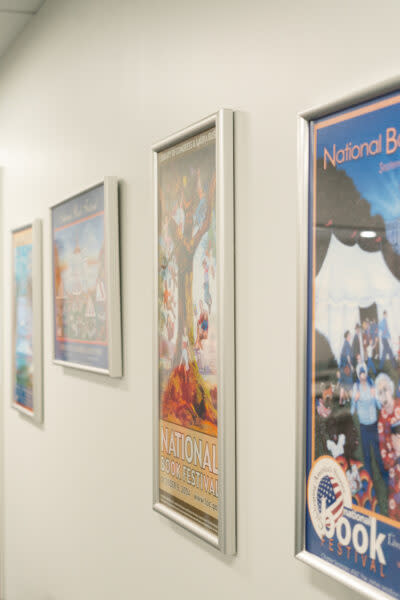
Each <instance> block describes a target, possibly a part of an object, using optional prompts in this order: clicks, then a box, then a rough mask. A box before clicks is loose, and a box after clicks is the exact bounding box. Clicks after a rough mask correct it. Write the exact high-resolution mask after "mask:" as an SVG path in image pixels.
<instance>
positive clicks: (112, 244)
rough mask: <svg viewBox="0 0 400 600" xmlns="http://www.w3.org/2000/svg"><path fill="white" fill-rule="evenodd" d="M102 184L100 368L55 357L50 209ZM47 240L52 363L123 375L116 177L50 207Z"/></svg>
mask: <svg viewBox="0 0 400 600" xmlns="http://www.w3.org/2000/svg"><path fill="white" fill-rule="evenodd" d="M101 185H103V187H104V229H105V231H104V239H105V247H104V252H105V271H106V281H107V288H108V290H107V292H108V297H107V330H108V369H99V368H96V367H90V366H88V365H82V364H80V363H72V362H68V361H63V360H59V359H56V358H55V322H54V314H55V298H54V252H53V227H52V223H53V209H54V208H56V207H57V206H60V205H61V204H64V203H65V202H68V201H70V200H73V199H74V198H77V197H78V196H81V195H82V194H85V193H86V192H88V191H90V190H92V189H94V188H97V187H99V186H101ZM50 223H51V227H50V240H51V245H50V247H51V253H52V260H51V265H52V267H51V268H52V273H51V281H52V286H51V290H52V292H51V293H52V297H53V299H52V308H53V314H52V321H53V340H52V345H53V364H55V365H61V366H63V367H71V368H74V369H80V370H82V371H91V372H92V373H100V374H103V375H108V376H109V377H122V331H121V329H122V323H121V286H120V251H119V202H118V179H117V177H105V178H104V180H103V181H102V182H99V183H97V184H95V185H91V186H90V187H88V188H86V189H84V190H82V191H81V192H79V193H78V194H74V195H73V196H70V197H68V198H66V199H65V200H63V201H62V202H58V203H57V204H54V205H53V206H51V207H50Z"/></svg>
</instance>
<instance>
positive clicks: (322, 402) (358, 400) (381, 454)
mask: <svg viewBox="0 0 400 600" xmlns="http://www.w3.org/2000/svg"><path fill="white" fill-rule="evenodd" d="M398 369H399V364H398V361H397V360H396V358H395V355H394V352H393V348H392V339H391V335H390V330H389V323H388V315H387V311H386V310H385V311H384V312H383V316H382V319H381V320H380V321H379V322H377V320H376V319H371V320H369V319H367V318H366V319H365V320H363V322H362V324H359V323H357V324H356V326H355V329H354V333H352V332H350V331H349V330H347V331H345V333H344V342H343V346H342V350H341V354H340V362H339V370H338V373H337V383H336V385H330V386H326V385H324V386H323V388H324V389H323V392H322V394H321V395H320V398H319V401H318V403H317V413H318V415H319V417H320V419H322V420H324V421H325V422H326V431H327V441H326V450H327V452H328V453H329V454H331V455H332V456H333V457H334V458H335V459H336V460H338V461H339V462H340V464H341V465H342V466H343V468H344V469H345V471H346V475H347V479H348V481H349V484H350V489H351V491H352V494H353V497H355V496H357V498H358V500H359V498H360V494H361V492H362V489H361V488H362V485H363V482H362V481H361V477H360V470H361V469H362V472H363V473H364V480H365V483H366V485H367V486H369V488H370V491H371V489H372V487H374V488H375V489H376V484H377V479H378V473H379V475H380V477H381V480H382V482H383V487H384V490H385V492H386V494H387V514H388V516H389V517H390V518H392V519H394V520H396V521H400V385H399V382H398V380H399V370H398ZM395 381H396V384H395ZM334 392H336V398H337V405H336V407H335V404H334V402H333V396H334V395H335V394H334ZM357 431H359V436H358V434H357ZM357 438H359V439H357ZM359 441H360V442H361V449H362V457H363V460H362V463H360V464H357V461H355V460H354V453H355V451H356V448H357V445H358V443H359ZM373 462H374V463H375V465H376V468H375V471H374V470H373V467H372V463H373ZM381 486H382V483H381ZM372 493H373V492H372ZM374 495H375V494H374ZM369 501H370V503H371V502H372V501H371V496H370V498H369ZM374 503H375V504H376V500H374ZM375 504H374V505H375ZM369 507H371V506H369ZM380 511H381V512H382V507H380Z"/></svg>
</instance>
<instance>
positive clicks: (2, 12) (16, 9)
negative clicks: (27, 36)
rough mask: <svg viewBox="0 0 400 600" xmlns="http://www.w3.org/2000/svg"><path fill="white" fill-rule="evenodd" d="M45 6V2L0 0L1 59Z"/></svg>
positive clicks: (38, 0) (41, 0) (36, 0)
mask: <svg viewBox="0 0 400 600" xmlns="http://www.w3.org/2000/svg"><path fill="white" fill-rule="evenodd" d="M43 4H44V0H0V58H1V57H2V56H3V55H4V54H5V52H6V50H7V49H8V48H9V46H10V45H11V44H12V42H13V41H14V40H15V38H16V37H17V36H18V35H19V34H20V33H21V31H22V30H23V29H24V28H25V26H26V25H27V24H28V22H29V21H30V20H31V19H32V17H33V16H34V15H35V14H36V13H37V12H38V10H39V8H40V7H41V6H42V5H43Z"/></svg>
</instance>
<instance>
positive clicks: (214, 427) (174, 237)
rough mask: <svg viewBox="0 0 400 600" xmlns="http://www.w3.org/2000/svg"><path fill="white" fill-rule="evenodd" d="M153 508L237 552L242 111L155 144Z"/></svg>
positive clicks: (221, 114) (218, 116)
mask: <svg viewBox="0 0 400 600" xmlns="http://www.w3.org/2000/svg"><path fill="white" fill-rule="evenodd" d="M153 157H154V193H155V214H156V219H155V225H156V227H155V229H156V231H155V240H156V247H155V256H156V260H155V290H156V293H155V311H154V312H155V315H154V321H155V324H154V509H155V510H156V511H158V512H160V513H161V514H163V515H165V516H166V517H168V518H169V519H171V520H173V521H175V522H176V523H179V524H180V525H181V526H183V527H185V528H186V529H188V530H189V531H191V532H193V533H194V534H195V535H197V536H198V537H200V538H202V539H204V540H206V541H207V542H209V543H210V544H212V545H213V546H214V547H216V548H218V549H219V550H221V551H222V552H224V553H226V554H234V553H235V552H236V508H235V494H236V484H235V478H236V464H235V463H236V461H235V369H234V364H235V351H234V347H235V327H234V222H233V113H232V111H230V110H221V111H219V112H218V113H216V114H213V115H211V116H210V117H208V118H206V119H204V120H202V121H200V122H198V123H196V124H194V125H192V126H191V127H188V128H187V129H184V130H183V131H180V132H179V133H177V134H175V135H172V136H170V137H169V138H167V139H165V140H163V141H161V142H160V143H158V144H156V145H155V146H154V147H153Z"/></svg>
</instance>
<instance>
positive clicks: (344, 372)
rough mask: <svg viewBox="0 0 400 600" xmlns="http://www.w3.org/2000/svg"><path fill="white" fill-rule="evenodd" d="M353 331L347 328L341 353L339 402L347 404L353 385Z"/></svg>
mask: <svg viewBox="0 0 400 600" xmlns="http://www.w3.org/2000/svg"><path fill="white" fill-rule="evenodd" d="M350 340H351V333H350V331H349V330H347V331H346V332H345V334H344V342H343V346H342V351H341V353H340V362H339V369H340V379H339V385H340V398H339V404H345V402H346V401H347V399H348V398H349V396H350V392H351V388H352V385H353V354H352V350H351V344H350Z"/></svg>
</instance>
